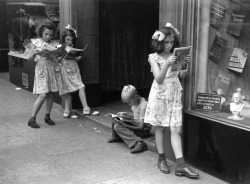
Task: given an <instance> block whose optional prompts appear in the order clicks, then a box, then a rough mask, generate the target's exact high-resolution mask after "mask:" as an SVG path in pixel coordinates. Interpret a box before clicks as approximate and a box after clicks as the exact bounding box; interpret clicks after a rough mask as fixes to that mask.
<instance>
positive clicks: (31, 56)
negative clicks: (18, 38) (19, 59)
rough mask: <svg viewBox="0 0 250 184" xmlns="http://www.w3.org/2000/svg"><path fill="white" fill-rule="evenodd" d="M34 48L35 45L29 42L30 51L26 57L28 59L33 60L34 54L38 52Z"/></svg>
mask: <svg viewBox="0 0 250 184" xmlns="http://www.w3.org/2000/svg"><path fill="white" fill-rule="evenodd" d="M35 49H36V47H35V45H34V44H31V45H30V53H29V54H28V58H27V60H28V61H34V59H35V57H36V54H37V53H38V51H36V50H35Z"/></svg>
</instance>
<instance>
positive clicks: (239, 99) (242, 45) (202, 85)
mask: <svg viewBox="0 0 250 184" xmlns="http://www.w3.org/2000/svg"><path fill="white" fill-rule="evenodd" d="M199 3H200V4H199V7H198V12H197V14H198V15H199V16H198V17H199V18H198V19H197V24H196V27H197V33H198V34H197V38H196V40H197V41H196V46H195V47H196V48H195V50H196V52H195V53H196V55H195V58H196V63H194V65H193V66H194V67H193V69H194V72H193V78H192V79H193V81H194V83H193V84H194V89H195V90H194V91H193V92H192V93H193V94H192V105H191V109H192V110H194V111H197V113H199V114H200V115H201V116H203V115H204V116H208V117H210V118H213V119H216V120H217V121H220V122H223V123H227V124H229V125H233V126H238V127H240V128H243V129H250V123H249V122H250V83H249V79H250V65H249V53H250V36H249V32H250V1H247V0H211V1H201V2H199Z"/></svg>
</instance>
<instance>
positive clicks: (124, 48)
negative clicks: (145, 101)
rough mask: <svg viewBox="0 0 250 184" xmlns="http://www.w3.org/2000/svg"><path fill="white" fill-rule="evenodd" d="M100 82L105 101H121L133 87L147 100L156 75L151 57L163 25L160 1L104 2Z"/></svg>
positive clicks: (110, 0)
mask: <svg viewBox="0 0 250 184" xmlns="http://www.w3.org/2000/svg"><path fill="white" fill-rule="evenodd" d="M99 18H100V19H99V21H100V23H99V31H100V32H99V36H100V37H99V41H100V45H99V46H100V47H99V48H100V63H99V64H100V81H101V90H102V99H103V101H114V100H120V92H121V90H122V88H123V86H124V85H127V84H132V85H134V86H135V87H137V89H139V91H140V92H141V93H142V95H143V96H145V97H147V95H148V92H149V89H150V86H151V84H152V80H153V76H152V73H151V72H150V65H149V63H148V61H147V60H148V54H149V53H150V52H151V50H150V41H151V37H152V34H153V33H154V31H155V29H157V28H158V26H159V1H157V0H119V1H117V0H100V4H99Z"/></svg>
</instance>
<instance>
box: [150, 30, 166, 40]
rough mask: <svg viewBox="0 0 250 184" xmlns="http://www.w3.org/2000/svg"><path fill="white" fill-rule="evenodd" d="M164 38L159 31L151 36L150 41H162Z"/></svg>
mask: <svg viewBox="0 0 250 184" xmlns="http://www.w3.org/2000/svg"><path fill="white" fill-rule="evenodd" d="M164 38H165V35H164V34H163V33H162V32H161V31H155V33H154V34H153V36H152V39H154V40H158V41H162V40H163V39H164Z"/></svg>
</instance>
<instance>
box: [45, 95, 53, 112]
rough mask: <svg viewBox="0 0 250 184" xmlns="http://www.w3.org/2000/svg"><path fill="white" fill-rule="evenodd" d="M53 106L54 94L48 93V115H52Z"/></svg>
mask: <svg viewBox="0 0 250 184" xmlns="http://www.w3.org/2000/svg"><path fill="white" fill-rule="evenodd" d="M52 106H53V93H48V94H47V96H46V114H50V112H51V109H52Z"/></svg>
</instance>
